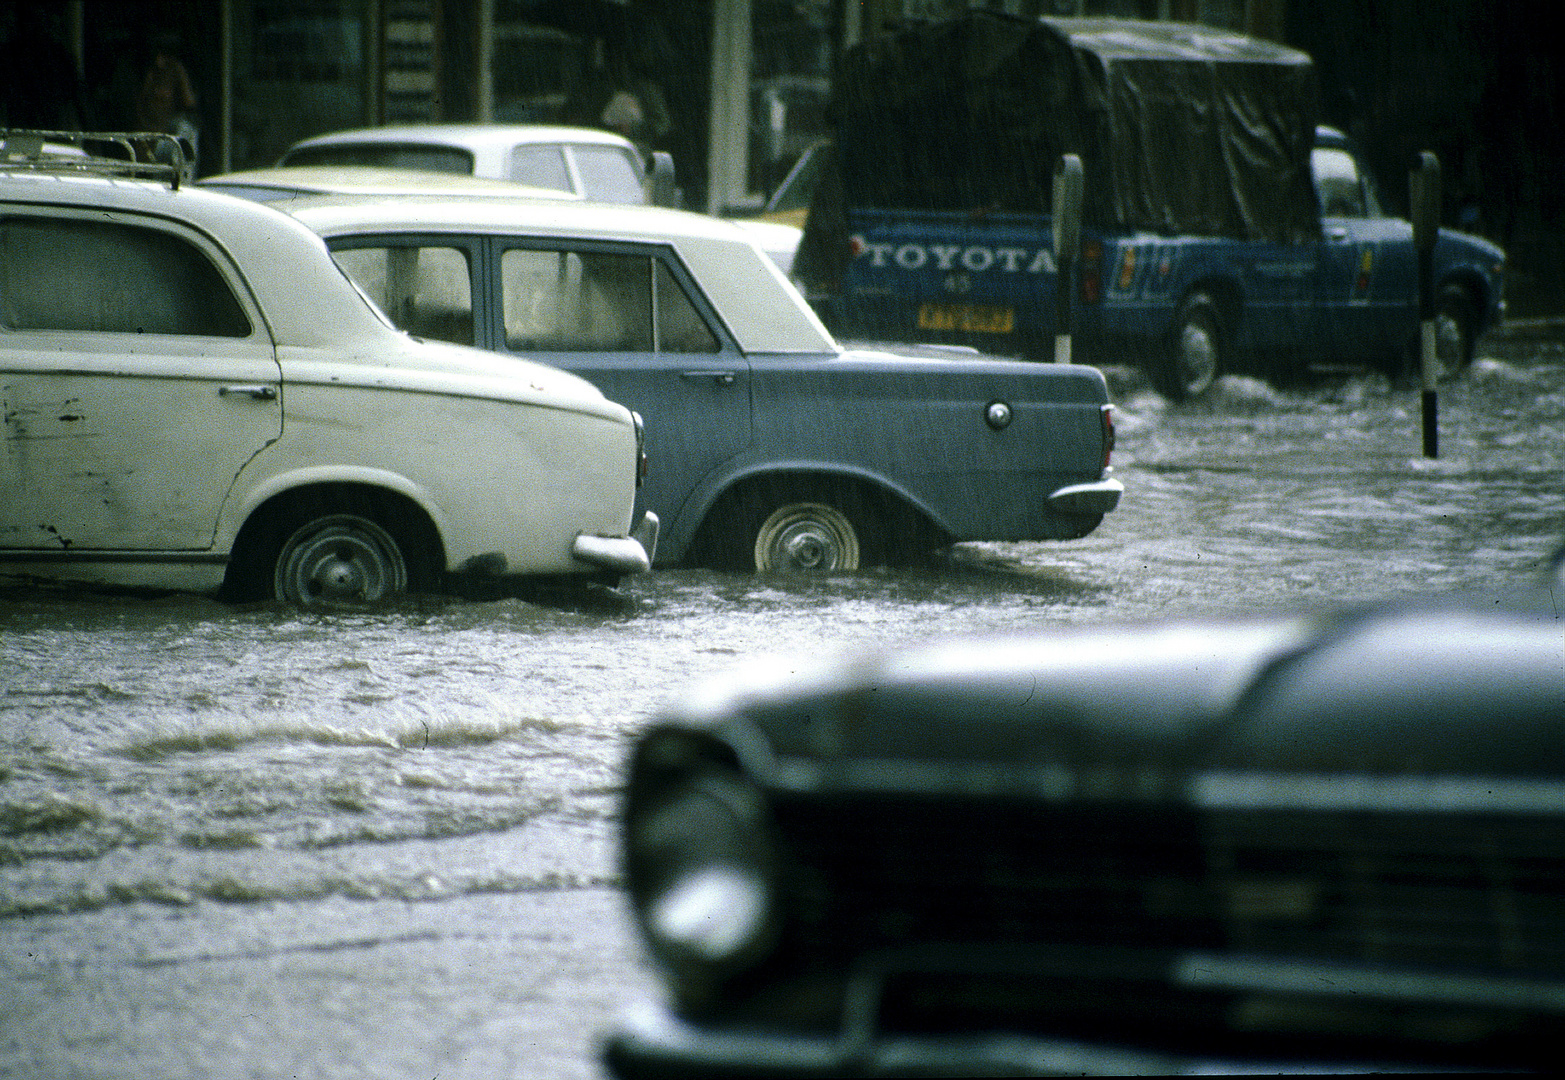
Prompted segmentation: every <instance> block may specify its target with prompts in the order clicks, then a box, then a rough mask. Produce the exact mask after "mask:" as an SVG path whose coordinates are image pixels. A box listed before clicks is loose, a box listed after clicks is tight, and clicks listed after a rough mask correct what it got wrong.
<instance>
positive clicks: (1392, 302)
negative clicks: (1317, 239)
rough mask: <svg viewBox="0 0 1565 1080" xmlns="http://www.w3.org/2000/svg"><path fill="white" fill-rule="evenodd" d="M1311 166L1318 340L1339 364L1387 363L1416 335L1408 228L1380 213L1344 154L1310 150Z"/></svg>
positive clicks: (1337, 149)
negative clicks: (1317, 214)
mask: <svg viewBox="0 0 1565 1080" xmlns="http://www.w3.org/2000/svg"><path fill="white" fill-rule="evenodd" d="M1311 161H1312V165H1313V170H1314V174H1315V192H1316V196H1317V198H1318V199H1319V200H1320V208H1321V232H1322V247H1321V258H1320V261H1319V264H1318V279H1317V285H1316V292H1317V294H1318V296H1319V305H1320V316H1321V331H1322V339H1323V341H1324V342H1326V343H1327V345H1328V347H1329V348H1330V349H1331V351H1332V352H1333V353H1334V354H1335V355H1337V356H1340V357H1342V358H1344V359H1348V360H1353V361H1359V362H1365V361H1367V362H1371V363H1389V362H1391V361H1393V360H1395V359H1396V358H1397V357H1399V356H1400V355H1401V353H1402V350H1404V349H1405V348H1406V347H1407V344H1408V343H1409V342H1410V341H1412V340H1413V338H1414V335H1415V334H1416V332H1417V328H1418V266H1417V256H1416V253H1415V251H1414V249H1413V226H1412V225H1411V224H1410V223H1408V222H1406V221H1403V220H1401V219H1399V218H1393V217H1387V216H1386V215H1385V214H1384V213H1383V212H1382V211H1381V209H1380V205H1379V201H1378V200H1377V199H1376V197H1375V192H1374V188H1373V186H1372V185H1371V184H1370V182H1369V178H1368V177H1367V176H1366V175H1365V174H1364V172H1363V170H1362V169H1361V168H1360V165H1359V162H1358V159H1357V158H1356V157H1355V156H1354V154H1353V153H1352V152H1351V151H1350V150H1348V149H1346V148H1343V147H1334V146H1333V147H1316V148H1315V150H1314V152H1313V155H1312V158H1311Z"/></svg>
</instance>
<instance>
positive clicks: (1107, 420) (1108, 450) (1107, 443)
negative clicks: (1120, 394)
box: [1099, 405, 1114, 469]
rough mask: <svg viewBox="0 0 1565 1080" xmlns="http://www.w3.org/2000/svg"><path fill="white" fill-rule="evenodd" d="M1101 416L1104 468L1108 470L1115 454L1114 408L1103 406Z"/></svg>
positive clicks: (1100, 411) (1100, 410)
mask: <svg viewBox="0 0 1565 1080" xmlns="http://www.w3.org/2000/svg"><path fill="white" fill-rule="evenodd" d="M1099 415H1100V416H1102V417H1103V467H1104V468H1105V469H1107V468H1108V467H1109V458H1110V457H1112V456H1113V454H1114V406H1112V405H1103V406H1101V407H1100V409H1099Z"/></svg>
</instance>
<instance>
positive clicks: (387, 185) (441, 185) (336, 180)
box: [196, 165, 581, 201]
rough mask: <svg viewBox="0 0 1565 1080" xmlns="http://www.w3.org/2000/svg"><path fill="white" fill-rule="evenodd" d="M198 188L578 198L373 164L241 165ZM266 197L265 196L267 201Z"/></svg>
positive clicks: (458, 175)
mask: <svg viewBox="0 0 1565 1080" xmlns="http://www.w3.org/2000/svg"><path fill="white" fill-rule="evenodd" d="M196 186H197V187H206V188H212V189H214V190H219V191H226V190H228V189H230V188H243V189H258V190H259V189H265V190H270V191H276V192H278V193H279V197H287V196H289V195H297V196H304V195H414V194H416V195H445V196H452V197H470V196H487V195H503V196H507V197H509V198H518V197H522V198H533V199H578V200H579V199H580V198H581V196H580V195H577V194H576V193H575V192H571V191H560V190H558V189H557V188H543V187H534V186H533V185H531V184H518V183H515V182H514V181H511V180H490V179H488V178H487V177H482V176H468V175H465V174H461V173H439V172H425V171H423V170H421V169H386V168H381V167H379V166H376V165H278V166H275V167H273V168H270V169H244V170H241V171H239V172H230V173H221V174H219V175H217V176H208V177H205V178H204V179H201V180H197V181H196ZM266 201H270V200H266Z"/></svg>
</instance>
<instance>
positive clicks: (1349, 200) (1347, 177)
mask: <svg viewBox="0 0 1565 1080" xmlns="http://www.w3.org/2000/svg"><path fill="white" fill-rule="evenodd" d="M1310 166H1311V169H1312V170H1313V172H1314V173H1315V196H1316V198H1317V199H1319V200H1320V215H1321V217H1329V218H1361V217H1368V216H1369V214H1368V213H1367V210H1368V206H1367V200H1366V199H1365V194H1364V192H1365V189H1364V181H1363V178H1362V177H1361V176H1360V175H1359V168H1358V161H1357V160H1355V159H1354V157H1353V155H1352V154H1350V153H1348V152H1347V151H1346V150H1338V149H1335V148H1331V147H1317V148H1316V149H1315V150H1314V151H1313V152H1312V154H1311V156H1310Z"/></svg>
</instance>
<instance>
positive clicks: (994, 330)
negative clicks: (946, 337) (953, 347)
mask: <svg viewBox="0 0 1565 1080" xmlns="http://www.w3.org/2000/svg"><path fill="white" fill-rule="evenodd" d="M918 328H919V329H920V330H966V331H969V332H970V333H975V334H1009V333H1010V332H1011V331H1013V330H1015V329H1016V312H1015V310H1014V309H1012V308H1008V307H995V306H994V305H992V304H920V305H919V306H918Z"/></svg>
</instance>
